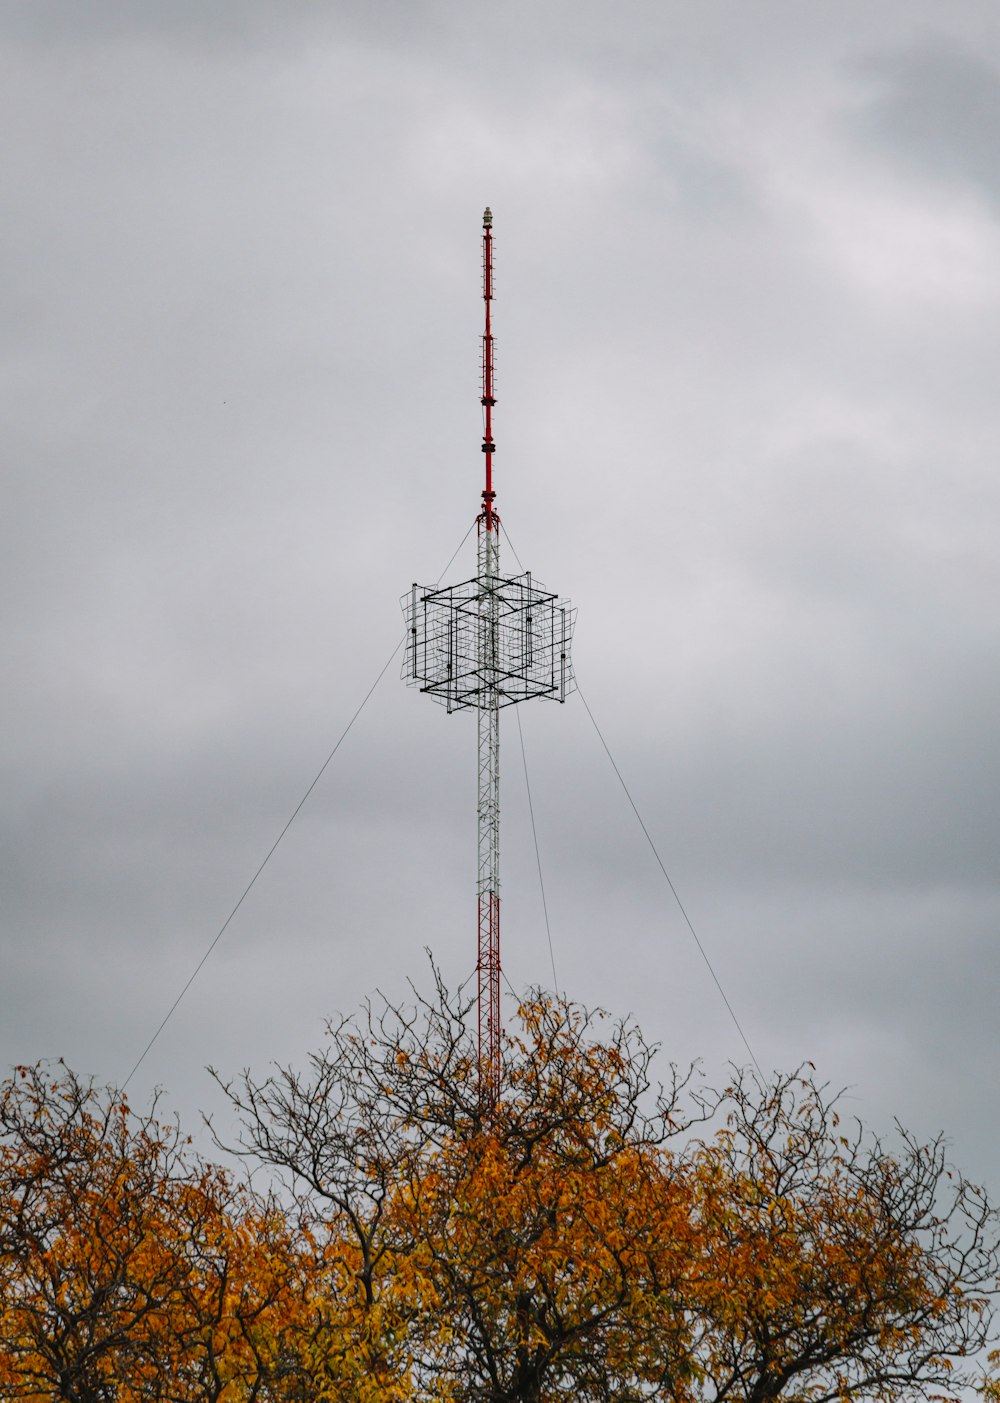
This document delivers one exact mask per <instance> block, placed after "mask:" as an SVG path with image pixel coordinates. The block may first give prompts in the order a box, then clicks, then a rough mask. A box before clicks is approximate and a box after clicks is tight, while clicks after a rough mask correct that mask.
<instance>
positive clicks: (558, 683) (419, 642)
mask: <svg viewBox="0 0 1000 1403" xmlns="http://www.w3.org/2000/svg"><path fill="white" fill-rule="evenodd" d="M483 301H484V303H485V308H486V316H485V326H484V330H483V349H482V370H483V379H482V396H481V403H482V406H483V442H482V451H483V453H484V454H485V458H486V483H485V486H484V488H483V492H482V506H481V507H480V510H479V515H478V517H477V518H476V527H477V549H476V576H475V579H472V580H464V581H463V582H462V583H461V584H459V585H446V586H445V587H444V588H442V589H438V588H436V587H432V588H430V589H427V588H422V587H421V586H420V585H414V586H413V588H412V589H411V590H410V592H409V594H405V595H404V596H403V599H402V605H403V613H404V614H405V615H406V623H407V649H406V659H405V661H404V663H403V678H404V680H405V681H407V682H409V683H410V684H411V685H412V686H415V687H419V688H420V690H421V691H422V692H427V693H429V694H430V695H431V696H432V697H433V698H434V699H435V701H439V702H441V703H442V705H444V706H446V707H447V709H448V710H449V711H455V710H457V709H459V708H471V709H473V710H474V711H475V713H476V732H477V740H478V746H479V750H478V761H479V771H478V773H479V793H478V806H477V838H478V848H477V856H478V870H477V877H476V904H477V918H478V936H477V945H476V973H477V978H478V994H479V1002H478V1010H479V1027H478V1033H479V1099H480V1105H481V1107H482V1108H483V1110H484V1111H486V1112H488V1111H489V1110H490V1109H491V1108H492V1107H493V1106H495V1105H496V1102H497V1099H498V1097H499V1095H500V1076H501V1070H502V1068H501V1061H500V1032H501V1028H500V710H501V708H502V707H505V706H511V705H513V704H515V703H517V702H522V701H529V700H530V699H531V698H532V697H549V698H551V699H552V700H554V701H560V702H563V701H565V700H566V697H567V694H568V693H569V692H571V691H572V690H573V669H572V665H571V663H570V659H569V645H570V638H571V636H572V632H573V622H574V618H575V610H574V609H573V606H572V605H571V604H569V603H568V601H566V600H561V599H559V598H557V596H556V595H554V594H549V593H548V592H547V591H546V590H545V589H544V588H543V587H542V586H541V585H539V584H538V582H537V581H535V580H533V579H532V576H531V573H530V572H527V573H525V574H523V575H515V576H511V577H506V576H501V574H500V518H499V516H498V515H497V513H496V510H495V508H494V505H493V504H494V501H495V500H496V492H495V491H494V488H493V454H494V451H495V445H494V442H493V407H494V405H495V404H496V398H495V395H494V386H493V325H492V302H493V215H492V213H491V212H490V210H489V208H487V209H486V210H485V211H484V213H483Z"/></svg>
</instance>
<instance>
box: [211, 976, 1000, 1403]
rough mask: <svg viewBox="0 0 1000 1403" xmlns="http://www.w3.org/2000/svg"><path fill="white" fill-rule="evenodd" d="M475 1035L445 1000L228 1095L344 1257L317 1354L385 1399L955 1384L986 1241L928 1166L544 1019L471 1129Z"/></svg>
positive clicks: (615, 1040)
mask: <svg viewBox="0 0 1000 1403" xmlns="http://www.w3.org/2000/svg"><path fill="white" fill-rule="evenodd" d="M468 1015H469V1006H468V1005H465V1004H462V1003H460V1002H458V1001H456V1000H454V999H452V998H451V997H450V996H449V995H448V993H447V991H446V990H445V989H444V988H443V987H442V985H441V983H440V981H438V983H437V986H436V989H435V992H434V994H433V995H432V997H431V998H430V999H426V1000H425V999H422V998H420V997H418V998H417V1000H416V1003H415V1006H414V1007H413V1008H412V1009H409V1010H408V1009H404V1008H401V1007H398V1006H394V1005H392V1004H390V1003H387V1002H385V1001H382V1002H381V1003H379V1004H376V1005H368V1006H366V1008H365V1010H364V1013H363V1016H362V1018H361V1020H359V1021H358V1022H357V1023H354V1022H351V1021H342V1022H338V1023H336V1024H333V1025H331V1026H330V1028H329V1029H328V1040H327V1043H326V1045H325V1046H324V1048H323V1049H321V1051H319V1052H318V1053H316V1054H315V1055H314V1057H313V1059H312V1062H311V1066H310V1069H309V1071H308V1073H307V1074H305V1075H299V1074H297V1073H295V1072H294V1071H292V1070H290V1069H285V1070H281V1071H278V1072H277V1073H275V1074H274V1075H273V1076H272V1077H270V1078H267V1079H266V1080H264V1081H256V1080H255V1079H254V1078H253V1077H252V1076H251V1075H250V1074H249V1073H245V1074H244V1076H243V1078H242V1079H241V1081H240V1082H239V1083H228V1084H226V1089H227V1091H228V1093H229V1095H230V1097H231V1098H232V1100H233V1102H234V1104H235V1105H236V1106H237V1107H238V1109H239V1111H240V1113H241V1115H242V1118H243V1127H244V1130H243V1138H242V1143H241V1146H240V1147H239V1149H240V1152H242V1153H244V1154H246V1155H249V1156H251V1157H254V1158H257V1159H259V1160H262V1161H264V1162H265V1163H267V1164H270V1165H272V1166H274V1167H276V1168H278V1169H279V1170H281V1171H282V1172H283V1174H284V1176H285V1182H286V1185H287V1187H288V1188H289V1189H290V1190H291V1191H292V1192H294V1193H295V1194H296V1196H297V1201H298V1203H299V1206H300V1208H301V1210H302V1211H303V1212H305V1213H306V1214H307V1215H308V1216H309V1218H310V1220H311V1222H312V1223H313V1225H314V1226H313V1231H314V1232H315V1233H316V1234H318V1235H322V1234H324V1233H326V1234H327V1235H328V1239H329V1241H330V1242H331V1243H334V1244H337V1249H336V1250H337V1251H338V1253H339V1254H340V1258H339V1260H340V1262H341V1264H342V1268H343V1270H342V1273H341V1275H340V1277H339V1278H338V1281H337V1283H336V1286H335V1290H334V1295H335V1297H336V1310H337V1312H339V1315H338V1332H337V1337H338V1338H340V1339H341V1340H346V1339H353V1340H355V1341H356V1342H357V1348H358V1350H360V1351H361V1353H360V1356H358V1357H362V1358H363V1359H364V1360H365V1361H366V1366H371V1367H378V1368H379V1369H380V1370H381V1371H382V1372H381V1380H382V1387H383V1389H385V1388H391V1389H392V1390H394V1391H395V1393H396V1396H405V1395H406V1393H407V1391H410V1390H412V1392H413V1393H414V1394H415V1396H417V1397H420V1398H422V1399H423V1398H426V1399H449V1400H460V1399H461V1400H465V1399H468V1400H473V1399H477V1400H490V1401H491V1403H515V1400H523V1403H541V1401H542V1400H549V1399H552V1400H555V1399H558V1398H567V1399H568V1398H573V1399H577V1400H579V1399H583V1400H586V1399H593V1400H610V1399H615V1400H630V1399H635V1400H639V1399H647V1398H652V1397H663V1398H667V1397H669V1398H671V1399H673V1400H677V1401H678V1403H689V1401H690V1403H714V1401H715V1400H730V1399H740V1400H745V1403H764V1400H769V1399H778V1398H781V1397H785V1398H789V1399H795V1400H796V1403H798V1400H806V1399H809V1400H817V1403H823V1400H829V1399H834V1398H838V1399H843V1400H848V1399H853V1398H861V1397H862V1396H863V1397H865V1398H868V1397H878V1398H881V1399H885V1400H895V1399H902V1398H906V1397H912V1396H918V1395H923V1396H929V1395H930V1394H932V1393H935V1392H938V1391H940V1390H941V1389H942V1388H946V1387H948V1386H949V1385H950V1386H951V1387H952V1388H953V1389H957V1388H958V1387H959V1386H960V1385H961V1384H962V1383H964V1382H967V1381H968V1379H969V1377H970V1370H969V1369H968V1368H965V1367H964V1366H965V1365H968V1364H969V1362H970V1360H971V1357H972V1355H973V1354H974V1352H975V1351H976V1350H977V1349H979V1348H980V1347H981V1345H982V1344H983V1342H984V1341H985V1340H986V1339H987V1337H988V1333H989V1325H990V1320H991V1301H992V1291H993V1287H994V1285H995V1278H996V1273H997V1265H998V1262H997V1242H996V1231H995V1227H996V1224H995V1218H994V1217H993V1215H992V1213H991V1210H990V1208H989V1205H988V1202H987V1200H986V1198H985V1196H984V1195H983V1194H982V1193H981V1192H980V1191H979V1190H976V1189H975V1188H974V1187H973V1186H972V1185H970V1184H968V1183H967V1182H966V1181H965V1180H963V1179H962V1178H961V1177H960V1176H959V1177H955V1176H951V1171H950V1170H949V1169H948V1167H947V1165H946V1163H945V1158H944V1153H943V1147H942V1144H941V1142H939V1141H938V1142H935V1143H934V1144H932V1145H930V1146H921V1145H919V1144H918V1143H916V1142H915V1141H913V1140H911V1139H908V1138H906V1137H905V1136H904V1137H903V1138H902V1139H901V1141H900V1148H899V1149H898V1150H897V1151H896V1152H895V1153H894V1154H893V1153H889V1152H888V1151H887V1150H886V1149H885V1148H884V1147H883V1146H882V1145H881V1144H879V1143H878V1142H877V1141H873V1140H869V1139H866V1138H865V1137H864V1135H863V1134H862V1133H861V1130H860V1128H859V1127H855V1129H854V1130H853V1131H852V1132H851V1134H844V1133H843V1128H842V1127H841V1125H840V1123H839V1118H838V1111H837V1108H836V1103H837V1098H835V1097H831V1096H830V1095H829V1093H828V1092H827V1091H826V1090H825V1089H824V1088H822V1087H820V1086H817V1085H816V1083H815V1081H814V1080H813V1079H812V1077H811V1076H810V1075H809V1074H808V1073H807V1072H800V1073H796V1074H795V1075H793V1076H786V1077H778V1078H776V1079H775V1081H774V1083H773V1084H771V1085H765V1084H763V1083H761V1082H759V1081H755V1080H753V1079H752V1078H748V1077H737V1078H736V1079H735V1080H734V1082H733V1084H732V1085H731V1086H730V1087H728V1088H726V1089H725V1090H724V1091H723V1092H722V1093H720V1094H718V1095H715V1094H711V1093H708V1092H705V1091H704V1090H701V1091H696V1090H695V1089H694V1085H695V1084H694V1083H693V1081H692V1078H691V1074H690V1072H688V1073H678V1072H677V1071H676V1069H674V1068H671V1069H670V1071H669V1075H668V1081H667V1085H666V1087H661V1086H658V1085H654V1084H653V1059H654V1053H655V1049H654V1048H652V1047H651V1046H650V1045H649V1044H648V1043H647V1042H646V1041H645V1040H644V1038H643V1037H642V1034H641V1033H640V1031H639V1030H638V1029H637V1028H636V1027H635V1025H634V1024H631V1023H627V1022H625V1023H619V1024H616V1025H611V1026H608V1025H607V1024H606V1023H603V1022H602V1019H601V1016H600V1015H598V1014H595V1013H591V1012H588V1011H587V1010H583V1009H580V1008H578V1007H576V1006H574V1005H572V1004H568V1003H566V1002H564V1001H561V1000H553V999H548V998H545V997H543V996H541V995H536V996H534V997H532V998H531V999H529V1000H527V1001H526V1002H525V1004H524V1005H523V1006H522V1008H521V1010H520V1015H519V1021H520V1032H519V1033H518V1035H517V1036H515V1037H513V1038H511V1039H508V1041H507V1045H506V1047H505V1057H504V1072H503V1083H502V1088H501V1095H500V1099H499V1102H498V1104H497V1106H496V1108H495V1109H494V1110H493V1111H492V1112H491V1113H490V1114H486V1115H484V1113H483V1111H482V1108H481V1106H480V1103H479V1098H478V1094H477V1087H478V1077H477V1066H476V1056H475V1042H474V1035H473V1029H472V1026H471V1020H470V1019H469V1017H468ZM711 1117H714V1118H715V1124H716V1125H717V1128H716V1129H715V1130H714V1131H713V1133H711V1134H708V1133H707V1130H706V1132H705V1133H704V1134H703V1135H701V1138H695V1132H696V1131H697V1130H698V1127H699V1125H701V1124H702V1123H703V1122H705V1121H706V1120H708V1119H709V1118H711ZM949 1176H951V1177H949ZM348 1322H351V1323H348ZM352 1348H353V1346H352ZM385 1396H390V1395H389V1394H386V1395H385Z"/></svg>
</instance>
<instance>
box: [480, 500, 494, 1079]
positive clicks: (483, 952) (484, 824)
mask: <svg viewBox="0 0 1000 1403" xmlns="http://www.w3.org/2000/svg"><path fill="white" fill-rule="evenodd" d="M499 548H500V532H499V523H498V522H497V520H496V517H495V516H494V517H493V518H492V520H491V521H489V522H486V521H482V520H481V521H480V525H479V541H478V576H477V586H478V595H479V598H478V603H479V637H478V656H477V660H476V661H477V668H478V672H479V681H480V686H481V689H482V690H481V692H480V701H479V706H478V708H477V711H476V729H477V733H478V742H479V796H478V810H477V812H478V837H479V853H478V856H479V871H478V881H477V887H476V893H477V897H478V904H479V953H478V960H477V974H478V982H479V989H478V993H479V1020H480V1028H479V1040H480V1056H481V1057H482V1056H483V1055H484V1053H485V1054H486V1057H485V1059H484V1060H486V1062H487V1065H486V1066H485V1067H483V1068H481V1070H480V1076H481V1077H483V1079H484V1081H485V1082H486V1086H485V1087H484V1091H485V1097H484V1100H485V1101H486V1102H487V1104H491V1103H493V1102H494V1101H495V1099H496V1096H497V1095H498V1093H499V1089H500V1088H499V1070H500V1069H499V1065H496V1064H495V1057H494V1056H491V1055H490V1053H491V1052H492V1051H493V1049H495V1048H497V1046H498V1044H499V1038H500V978H499V976H500V698H499V695H498V692H497V678H498V676H499V669H498V661H499V659H498V633H499V629H498V616H499V610H498V596H497V586H498V583H499V579H498V577H499V574H500V568H499Z"/></svg>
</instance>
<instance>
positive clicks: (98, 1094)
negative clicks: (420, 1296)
mask: <svg viewBox="0 0 1000 1403" xmlns="http://www.w3.org/2000/svg"><path fill="white" fill-rule="evenodd" d="M155 1112H156V1108H155V1105H154V1106H153V1107H152V1108H151V1109H150V1111H148V1112H147V1113H145V1114H141V1115H140V1114H136V1113H134V1112H133V1111H132V1110H131V1108H130V1107H129V1106H128V1104H127V1102H126V1101H125V1100H124V1099H123V1098H122V1097H120V1096H119V1095H117V1094H116V1093H114V1092H113V1091H111V1090H108V1089H102V1088H98V1087H96V1086H94V1085H93V1084H92V1083H90V1082H86V1081H84V1080H82V1079H81V1078H79V1077H77V1076H76V1075H75V1074H74V1073H73V1072H71V1071H70V1070H69V1069H68V1068H66V1067H64V1066H62V1065H61V1064H60V1065H57V1066H55V1067H49V1066H46V1065H45V1064H38V1065H36V1066H34V1067H22V1068H19V1069H18V1070H17V1071H16V1073H15V1075H14V1077H13V1078H12V1079H10V1080H9V1081H7V1082H5V1083H3V1084H2V1086H0V1396H2V1397H3V1398H5V1399H8V1398H9V1399H18V1398H21V1399H31V1400H34V1403H41V1400H49V1399H52V1400H55V1399H64V1400H67V1403H140V1400H156V1403H237V1400H240V1403H242V1400H252V1399H258V1398H259V1399H261V1400H262V1401H263V1400H264V1399H268V1400H271V1399H278V1398H282V1399H284V1398H286V1397H290V1396H291V1395H290V1394H289V1393H288V1390H287V1389H286V1388H285V1383H286V1382H287V1380H288V1378H289V1377H291V1376H292V1375H294V1374H295V1372H296V1370H297V1365H296V1363H295V1360H294V1357H293V1356H290V1354H289V1350H288V1346H287V1341H286V1335H287V1333H288V1328H289V1321H290V1317H291V1316H292V1315H294V1314H295V1312H296V1311H301V1310H303V1309H304V1308H305V1307H304V1304H303V1296H302V1292H301V1291H300V1290H298V1289H297V1285H298V1280H299V1279H301V1272H300V1270H299V1268H300V1264H301V1262H302V1261H303V1260H304V1255H305V1254H306V1252H307V1248H306V1244H305V1240H304V1239H302V1238H300V1237H299V1236H297V1234H296V1233H295V1231H294V1230H293V1229H292V1227H291V1226H290V1223H289V1221H288V1220H287V1218H286V1216H285V1214H284V1212H283V1211H282V1210H279V1209H278V1208H277V1206H276V1205H275V1204H274V1203H273V1201H271V1202H268V1201H266V1200H264V1201H262V1200H260V1199H259V1198H257V1197H256V1196H255V1195H253V1194H252V1193H251V1192H250V1191H249V1189H248V1187H247V1186H246V1185H240V1184H234V1183H233V1181H232V1179H231V1177H230V1176H229V1175H228V1174H227V1173H226V1172H225V1171H224V1170H222V1169H221V1168H219V1167H218V1166H215V1165H211V1164H206V1163H204V1162H203V1161H202V1160H200V1159H198V1158H197V1157H196V1156H194V1155H193V1154H192V1153H191V1152H190V1148H189V1146H188V1145H187V1143H186V1141H185V1139H184V1137H183V1136H182V1135H181V1133H180V1130H179V1128H178V1127H177V1125H176V1124H169V1123H167V1124H165V1123H163V1122H161V1121H160V1120H159V1119H158V1118H157V1116H156V1113H155Z"/></svg>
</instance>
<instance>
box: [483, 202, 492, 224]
mask: <svg viewBox="0 0 1000 1403" xmlns="http://www.w3.org/2000/svg"><path fill="white" fill-rule="evenodd" d="M483 228H484V229H492V228H493V211H492V210H491V209H490V207H489V205H487V206H486V208H485V209H484V210H483Z"/></svg>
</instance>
